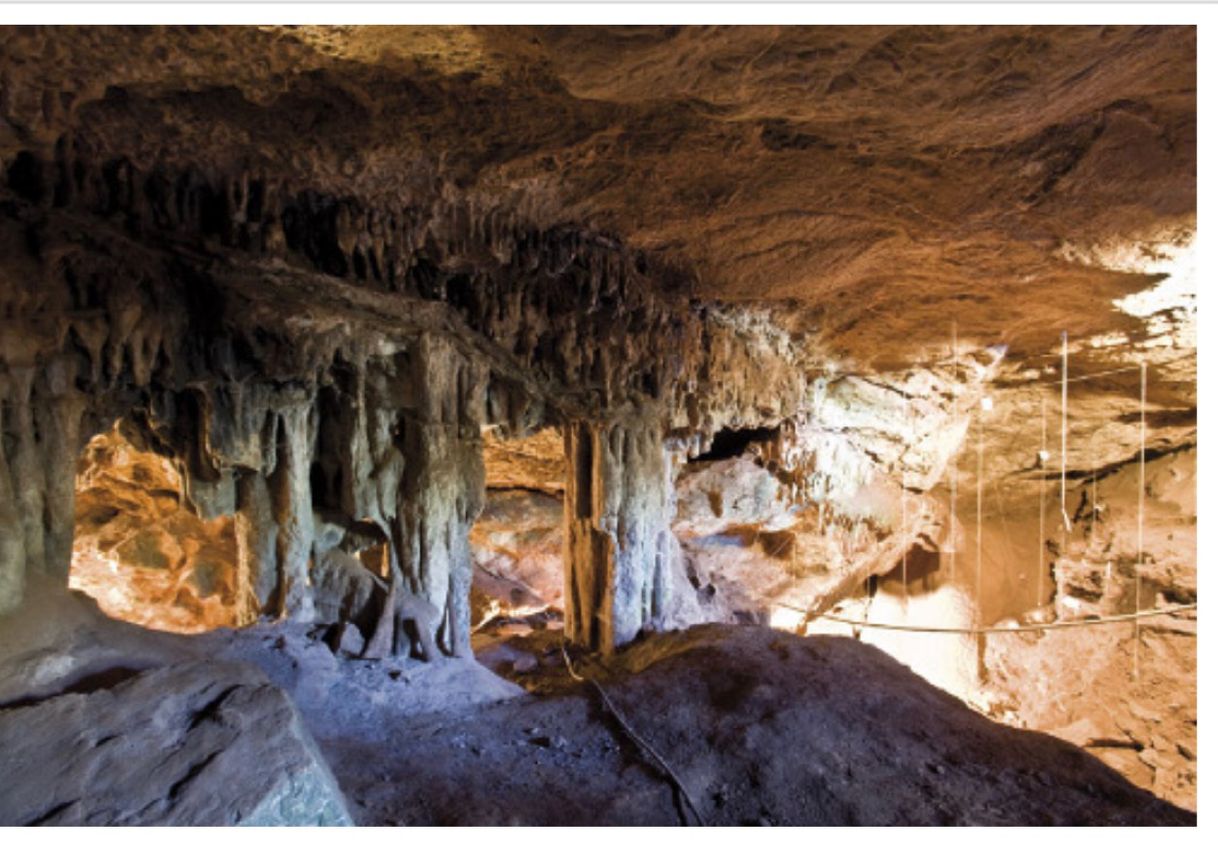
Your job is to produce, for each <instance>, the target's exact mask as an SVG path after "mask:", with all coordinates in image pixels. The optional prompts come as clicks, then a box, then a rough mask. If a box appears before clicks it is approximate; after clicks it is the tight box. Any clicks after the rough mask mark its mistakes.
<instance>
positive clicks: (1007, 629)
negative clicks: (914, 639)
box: [776, 602, 1197, 635]
mask: <svg viewBox="0 0 1218 846" xmlns="http://www.w3.org/2000/svg"><path fill="white" fill-rule="evenodd" d="M776 604H777V605H778V606H779V607H780V608H787V609H790V610H792V611H799V612H802V613H804V614H805V615H806V614H807V609H806V608H797V607H796V606H794V605H787V604H786V603H783V602H779V603H776ZM1195 610H1197V603H1195V602H1189V603H1185V604H1182V605H1173V606H1170V607H1168V608H1154V609H1151V610H1149V611H1139V612H1137V613H1132V614H1115V615H1113V616H1111V617H1092V618H1090V619H1087V620H1058V621H1056V622H1053V623H1027V624H1026V625H1022V626H975V627H954V626H909V625H902V624H900V623H873V622H871V621H869V620H852V619H850V618H849V617H839V616H837V615H836V614H819V615H816V616H808V617H806V620H805V622H811V621H812V620H828V621H830V622H832V623H842V624H844V625H847V626H858V627H860V628H865V629H888V630H890V631H899V632H924V633H926V634H961V635H981V634H1004V633H1010V634H1018V633H1020V632H1044V631H1051V630H1053V629H1073V628H1081V627H1085V626H1108V625H1113V624H1116V623H1127V622H1129V621H1130V620H1141V619H1145V618H1146V617H1167V616H1172V615H1175V614H1180V613H1182V612H1184V611H1195Z"/></svg>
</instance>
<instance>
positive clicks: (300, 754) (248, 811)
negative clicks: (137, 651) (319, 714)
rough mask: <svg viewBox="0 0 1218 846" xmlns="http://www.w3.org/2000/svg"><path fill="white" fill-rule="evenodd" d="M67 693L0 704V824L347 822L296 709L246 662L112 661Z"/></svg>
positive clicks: (337, 793) (343, 807) (336, 791)
mask: <svg viewBox="0 0 1218 846" xmlns="http://www.w3.org/2000/svg"><path fill="white" fill-rule="evenodd" d="M124 678H125V680H124ZM116 681H117V683H115V682H116ZM73 690H74V691H76V692H68V693H64V694H62V695H58V696H53V697H50V698H46V699H42V700H40V701H34V702H26V703H22V702H18V703H14V704H12V705H10V706H9V707H8V708H6V709H4V710H3V711H0V748H2V749H3V750H4V770H5V785H6V787H5V790H4V791H3V792H0V824H3V825H350V824H351V817H350V815H349V813H348V811H347V807H346V801H345V799H344V798H343V795H342V793H341V792H340V791H339V789H338V785H337V783H336V782H335V780H334V777H333V775H332V774H331V773H330V770H329V767H328V766H327V765H326V763H325V761H324V760H323V759H322V757H321V754H320V752H319V751H318V750H317V747H316V745H315V744H314V742H313V739H312V737H311V736H310V735H309V733H308V731H307V730H306V729H305V727H304V725H303V724H302V722H301V718H300V715H299V714H298V712H297V711H296V709H295V707H294V706H293V705H292V703H291V701H290V700H289V699H288V697H287V695H286V694H284V693H283V691H281V690H279V689H278V688H276V687H274V686H273V685H271V684H270V683H269V682H268V681H267V679H266V677H265V676H264V675H263V674H262V673H261V672H260V671H258V670H257V669H255V668H253V667H250V666H247V665H241V664H221V663H211V662H198V663H189V664H176V665H173V666H169V667H164V668H161V669H156V670H149V671H146V672H142V673H138V674H135V675H134V676H130V675H129V674H128V673H127V672H124V670H123V669H122V668H117V669H115V670H112V671H110V672H109V673H107V674H104V675H99V676H94V677H93V678H92V679H91V680H86V681H85V682H82V683H78V684H76V685H74V688H73ZM85 691H88V692H85Z"/></svg>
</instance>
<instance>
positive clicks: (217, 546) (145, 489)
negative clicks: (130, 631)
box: [68, 420, 247, 634]
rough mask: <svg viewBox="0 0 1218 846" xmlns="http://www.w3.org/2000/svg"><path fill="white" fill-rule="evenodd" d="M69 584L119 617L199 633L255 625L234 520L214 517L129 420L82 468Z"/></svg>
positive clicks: (98, 440) (90, 448) (100, 439)
mask: <svg viewBox="0 0 1218 846" xmlns="http://www.w3.org/2000/svg"><path fill="white" fill-rule="evenodd" d="M68 585H69V587H71V588H72V589H74V590H79V591H82V592H83V593H86V594H88V595H89V596H91V597H92V598H93V599H94V600H96V601H97V604H98V606H99V607H100V608H101V610H102V611H103V612H104V613H105V614H106V615H107V616H110V617H113V618H115V619H119V620H123V621H126V622H129V623H134V624H136V625H140V626H143V627H145V628H150V629H157V630H160V631H169V632H177V633H181V634H194V633H199V632H203V631H208V630H211V629H215V628H220V627H223V626H236V625H240V624H242V623H243V622H245V621H246V617H247V615H246V613H245V610H244V608H243V601H244V600H243V595H242V588H241V579H240V578H239V573H238V557H237V541H236V534H235V531H234V520H233V517H232V516H230V515H224V516H220V517H216V518H214V519H211V520H204V519H202V518H201V517H199V516H198V515H197V514H196V513H195V511H194V509H193V508H192V507H191V506H190V504H189V502H188V499H187V497H186V493H185V484H184V478H183V475H182V473H181V471H180V469H179V468H178V466H177V464H176V463H175V462H174V461H173V460H172V459H170V458H167V457H165V456H163V455H161V454H160V453H158V452H157V451H155V450H154V449H153V448H152V447H151V446H150V445H149V444H148V443H147V441H146V439H145V438H144V437H143V435H142V434H141V432H140V431H139V428H138V427H137V426H135V425H133V424H132V423H131V421H129V420H119V421H118V422H116V423H115V424H114V425H113V426H111V427H110V428H109V429H107V430H105V431H103V432H102V433H101V434H99V435H97V436H95V437H94V438H92V439H91V440H89V441H88V443H86V444H85V447H84V449H83V450H82V451H81V454H80V457H79V459H78V461H77V468H76V512H75V531H74V535H73V541H72V561H71V567H70V569H69V572H68Z"/></svg>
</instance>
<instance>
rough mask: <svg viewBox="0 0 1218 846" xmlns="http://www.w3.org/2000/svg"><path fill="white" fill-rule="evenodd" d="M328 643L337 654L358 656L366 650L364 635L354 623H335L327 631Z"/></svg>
mask: <svg viewBox="0 0 1218 846" xmlns="http://www.w3.org/2000/svg"><path fill="white" fill-rule="evenodd" d="M326 645H327V646H329V647H330V651H331V652H333V653H334V654H335V655H338V654H343V655H350V656H353V657H358V656H359V655H360V654H361V653H362V652H363V651H364V636H363V635H362V634H360V630H359V627H358V626H356V625H355V624H354V623H335V624H334V625H333V626H331V627H330V629H329V631H327V632H326Z"/></svg>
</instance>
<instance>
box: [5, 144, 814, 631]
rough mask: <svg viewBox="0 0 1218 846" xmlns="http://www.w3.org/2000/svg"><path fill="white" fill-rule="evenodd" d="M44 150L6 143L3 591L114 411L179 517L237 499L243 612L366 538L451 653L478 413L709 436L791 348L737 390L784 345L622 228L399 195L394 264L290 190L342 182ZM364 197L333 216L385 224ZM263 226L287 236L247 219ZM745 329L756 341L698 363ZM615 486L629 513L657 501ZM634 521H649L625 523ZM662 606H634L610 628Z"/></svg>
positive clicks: (63, 531)
mask: <svg viewBox="0 0 1218 846" xmlns="http://www.w3.org/2000/svg"><path fill="white" fill-rule="evenodd" d="M57 150H58V152H57V154H56V159H55V160H53V161H43V160H41V159H38V158H36V157H35V155H34V154H33V153H29V152H22V153H21V154H19V155H18V156H17V157H16V159H15V160H14V161H13V163H12V164H11V165H10V167H9V169H8V187H7V189H6V190H7V192H8V197H9V201H8V205H7V206H6V221H7V222H6V231H7V232H8V233H9V235H10V236H11V237H12V239H13V241H14V243H13V250H14V251H13V252H12V253H11V254H10V255H11V256H12V259H13V261H12V263H11V264H10V266H9V268H8V270H7V271H6V273H7V274H8V279H7V280H6V286H7V290H9V291H10V292H11V297H9V299H8V301H7V304H6V320H8V321H9V325H10V326H11V329H10V330H9V331H7V332H6V335H5V342H6V346H5V375H4V379H5V381H4V385H5V391H6V398H7V399H6V402H5V404H4V419H3V423H4V430H5V433H6V436H7V438H8V441H9V443H10V444H11V449H9V450H6V456H5V464H4V465H3V467H2V468H0V469H3V470H4V471H5V473H4V475H5V487H4V488H3V489H2V490H0V492H2V493H3V497H2V499H3V511H2V512H0V513H2V514H3V517H4V519H3V521H0V527H2V534H3V539H4V544H5V548H6V549H8V550H11V552H10V553H9V554H8V555H6V557H5V559H4V562H3V567H4V578H5V589H4V591H3V601H4V603H5V606H6V607H9V608H11V607H13V605H14V604H15V603H17V602H18V601H19V599H20V595H21V584H22V580H23V574H24V573H25V571H26V570H27V569H31V570H36V571H39V572H47V573H53V574H56V575H59V576H64V577H66V574H67V570H68V565H69V560H70V555H69V550H70V544H71V539H72V535H73V513H74V509H73V492H74V479H75V459H74V457H75V456H76V455H78V454H79V453H80V451H81V449H82V447H83V445H84V443H85V442H86V441H87V440H88V439H89V438H90V437H91V436H93V435H94V434H96V433H98V432H100V431H102V430H104V429H106V428H107V427H109V426H111V425H112V423H113V421H115V420H117V419H122V420H123V421H124V425H126V426H129V427H131V428H132V430H133V431H136V432H138V433H139V437H140V438H142V439H144V440H146V441H147V442H148V443H149V444H151V445H152V448H153V449H155V450H156V451H157V452H158V453H159V454H162V455H164V456H167V457H168V458H169V459H170V460H171V461H172V462H173V463H174V465H175V467H176V468H177V472H179V473H180V475H181V478H182V481H183V488H184V497H185V500H186V501H187V503H188V505H189V508H190V509H191V511H192V513H193V514H194V515H196V516H197V517H198V519H200V520H205V521H206V520H213V519H216V518H218V517H220V516H223V515H232V516H233V517H234V521H235V522H234V526H235V529H234V531H235V536H236V548H237V562H236V569H237V573H236V576H235V579H236V583H237V592H238V594H239V597H238V599H237V600H236V603H235V604H236V606H237V610H236V612H235V620H236V621H237V622H248V621H251V620H253V619H254V618H256V617H257V616H258V615H261V614H271V615H274V616H278V617H284V618H289V619H299V620H310V619H313V618H314V617H315V604H316V602H315V597H314V582H316V581H318V579H317V578H316V577H315V576H316V574H315V573H314V572H313V569H314V568H316V566H317V565H318V563H319V562H320V561H321V559H322V558H323V557H324V556H325V555H326V554H327V553H328V552H330V551H331V550H333V549H340V550H342V551H344V552H347V553H349V554H358V553H360V552H362V551H366V550H368V549H369V548H371V547H374V546H376V545H384V546H385V547H386V548H387V551H388V555H389V563H390V566H389V567H388V570H387V573H386V574H385V575H386V576H387V577H388V578H389V579H390V581H391V582H393V583H395V584H399V585H400V589H401V590H402V591H406V592H409V593H410V594H412V595H415V596H418V597H421V598H422V599H424V600H426V601H427V602H429V603H430V604H431V605H432V606H433V607H434V608H435V609H436V611H437V614H438V619H439V620H440V621H441V622H440V626H439V630H438V633H437V638H438V641H439V643H440V645H441V646H442V648H443V649H444V650H445V651H446V652H448V653H449V654H457V653H460V652H462V651H463V650H465V649H466V648H467V646H468V641H469V626H470V622H469V605H468V594H469V585H470V579H471V570H470V552H469V548H468V540H467V538H468V533H469V528H470V524H471V523H472V522H473V520H474V519H475V518H476V516H477V514H478V513H479V512H480V510H481V507H482V502H483V495H484V481H483V473H482V457H481V449H482V446H481V444H482V441H481V438H482V433H483V431H484V430H487V429H494V430H497V431H499V432H501V433H502V434H505V435H509V436H510V435H517V434H521V433H526V432H528V431H530V430H531V429H533V428H535V427H536V426H538V425H540V424H541V423H543V422H559V423H563V424H564V425H571V426H583V427H585V428H587V429H588V430H589V431H591V430H592V429H593V428H595V427H597V426H600V425H611V423H610V421H613V420H615V419H620V418H622V417H625V416H638V417H641V418H643V419H646V420H650V421H651V423H650V424H648V425H649V426H650V430H649V431H650V434H649V435H648V436H647V437H648V438H649V439H650V441H649V442H650V443H651V444H652V448H653V451H654V450H655V449H660V440H661V439H662V437H663V433H664V432H666V431H668V432H671V431H676V430H680V431H682V432H689V433H692V434H693V435H694V436H695V437H696V436H698V433H702V435H701V436H702V437H709V433H710V432H712V431H713V430H714V428H715V427H716V425H718V421H720V420H722V419H725V418H726V419H736V418H738V417H742V418H755V417H757V416H758V415H765V414H768V415H771V416H772V415H777V414H780V413H782V412H783V411H789V410H790V409H791V408H793V406H794V403H795V402H796V401H797V399H798V395H799V391H798V388H799V385H800V384H802V383H801V379H800V376H799V374H798V373H797V372H793V373H792V381H791V383H790V386H789V387H787V388H785V389H784V390H782V391H780V392H778V394H777V397H776V401H777V404H772V405H770V406H769V407H768V408H769V411H764V410H763V411H757V410H755V409H757V408H758V407H763V408H764V407H765V406H764V404H763V403H760V402H754V401H753V400H754V399H756V398H758V397H760V396H762V395H763V392H764V396H767V397H769V398H770V399H771V400H775V392H774V391H772V390H770V388H771V387H772V386H773V384H774V380H775V379H776V378H777V376H776V375H775V374H776V372H783V371H781V370H777V369H776V368H785V367H788V366H789V362H788V361H787V360H785V359H784V358H782V357H781V353H782V351H781V350H774V349H769V348H767V346H766V344H767V342H768V339H767V338H764V337H763V338H760V339H759V338H757V337H755V335H756V333H757V332H758V327H757V326H755V325H753V324H751V323H747V322H746V323H739V322H734V320H733V319H732V318H731V316H730V313H729V315H728V316H724V315H723V314H722V313H721V311H720V310H717V309H716V308H715V307H707V306H696V307H695V308H694V309H693V310H692V311H689V310H686V309H680V308H678V306H677V301H676V300H675V299H673V298H672V297H671V296H670V295H666V294H665V293H664V285H663V284H662V283H663V280H662V279H661V280H660V281H658V282H656V281H649V274H651V273H652V272H651V271H649V270H648V268H647V265H646V260H645V258H644V257H643V256H642V255H641V254H638V253H635V252H632V251H631V250H629V249H627V248H625V247H623V246H621V245H619V244H614V243H613V242H610V241H606V240H605V239H603V238H594V237H590V236H586V235H582V234H580V233H576V232H570V231H551V232H545V233H537V232H529V231H526V230H523V229H519V228H518V224H516V223H515V222H513V221H510V220H499V219H498V218H495V217H494V216H492V217H490V218H489V219H477V218H475V219H470V218H469V217H468V214H467V212H456V211H453V210H450V209H446V210H444V211H441V212H439V215H440V216H439V217H438V218H436V219H434V220H431V221H430V222H424V223H413V224H411V223H407V222H406V221H407V220H408V218H407V217H406V216H403V217H401V218H395V219H397V220H399V221H400V224H399V226H400V227H406V230H405V231H407V232H408V233H414V234H412V235H409V238H410V239H413V241H417V242H419V243H420V245H421V246H420V247H419V248H418V249H417V251H416V252H414V253H412V257H411V259H410V264H411V268H412V269H411V271H410V273H409V274H407V273H405V271H403V272H402V275H400V276H399V275H395V273H391V272H388V271H386V273H385V274H384V275H382V274H380V273H379V272H378V273H372V274H371V275H369V274H366V273H364V272H362V271H361V272H356V273H354V274H352V273H351V272H349V271H347V268H348V267H350V266H351V265H357V266H358V264H359V263H358V262H356V261H355V259H354V258H351V262H350V264H348V263H347V260H346V259H344V261H343V262H342V263H341V267H340V266H339V265H335V264H334V263H333V262H331V259H332V258H333V256H335V255H339V254H341V255H343V256H348V257H353V256H354V255H355V254H356V253H357V252H358V250H359V249H360V248H358V247H353V246H351V243H349V242H350V241H351V238H350V237H349V236H348V235H347V234H345V232H346V230H345V229H343V228H342V227H339V229H338V230H336V229H335V228H334V227H333V226H331V225H329V224H327V223H324V222H318V221H317V220H315V219H314V218H311V217H308V216H307V215H305V214H304V210H305V209H307V208H313V206H315V205H316V204H318V203H321V204H323V205H325V204H327V203H328V204H329V208H330V209H331V210H333V209H336V208H339V207H340V206H339V204H338V203H337V201H334V200H324V199H319V198H317V197H313V196H311V195H295V197H294V198H287V196H286V195H285V194H284V193H283V192H276V193H275V194H274V196H276V197H284V199H282V200H278V201H276V200H273V199H271V197H270V196H269V195H267V194H266V193H265V189H264V187H259V186H258V185H255V186H254V187H251V185H250V182H249V178H248V176H246V175H243V176H241V177H240V178H238V179H236V180H230V181H227V182H222V183H220V184H212V183H209V182H207V181H206V180H205V179H203V178H202V177H201V176H199V175H198V174H193V173H184V174H180V175H174V174H172V173H168V174H167V173H165V172H164V171H163V170H162V169H159V168H158V169H154V170H152V171H149V172H141V171H139V170H137V169H136V168H135V167H134V166H133V165H132V164H130V162H127V161H125V160H122V161H119V162H117V163H116V162H115V161H114V160H102V161H101V162H98V163H94V162H93V161H88V160H86V159H84V158H83V156H82V154H81V151H80V150H78V149H75V148H73V147H72V146H71V145H70V143H67V142H65V143H64V144H58V145H57ZM68 150H72V152H71V154H70V158H68V156H69V153H68V152H67V151H68ZM253 195H257V196H259V197H260V199H259V200H258V201H257V202H256V203H254V204H253V205H251V201H250V197H251V196H253ZM300 204H303V205H300ZM349 215H350V213H349V212H348V213H344V214H343V215H340V216H339V218H337V219H340V220H349V219H350V218H349ZM327 219H328V218H327ZM358 219H359V220H360V221H361V222H360V223H359V224H358V225H357V224H355V223H345V224H343V226H350V227H357V228H358V231H361V232H364V233H365V234H366V233H368V232H371V231H373V230H374V229H376V228H377V227H379V226H382V225H384V224H383V223H378V222H376V221H378V220H379V217H378V216H377V215H376V214H372V213H370V212H368V213H363V212H361V213H360V215H359V216H358ZM309 220H313V221H314V222H313V223H311V224H310V223H308V222H307V221H309ZM82 221H83V222H87V224H88V226H87V228H86V229H85V230H83V231H87V233H88V234H87V236H84V237H82V235H81V234H80V233H81V232H82V229H81V225H82ZM288 221H297V222H296V223H288ZM300 221H305V222H300ZM331 222H332V221H331ZM238 224H240V225H238ZM293 227H295V228H293ZM452 227H457V229H452ZM432 228H435V229H437V231H443V232H444V238H443V240H439V239H437V238H436V236H435V233H430V234H428V232H427V230H429V229H432ZM263 229H268V230H269V231H271V232H273V233H276V234H277V235H279V234H282V235H283V237H282V238H279V237H276V238H274V239H272V243H270V244H267V243H263V242H262V241H261V240H258V239H254V240H251V239H250V238H249V237H248V233H249V232H250V231H254V230H257V231H262V230H263ZM378 231H379V230H378ZM242 233H244V234H242ZM290 233H294V234H292V235H291V237H288V235H289V234H290ZM404 237H405V236H404ZM356 240H358V239H356ZM440 245H442V246H440ZM457 245H462V246H461V247H460V249H461V250H462V251H463V253H462V257H461V258H455V257H454V255H453V253H452V251H453V250H454V249H457V248H458V246H457ZM492 246H494V247H495V249H492V250H490V251H489V253H488V252H487V249H488V248H489V247H492ZM352 250H355V251H356V253H353V252H352ZM386 261H388V260H386ZM328 262H330V263H328ZM445 263H448V264H449V265H450V266H452V265H457V266H460V267H461V268H462V269H463V270H464V272H458V271H457V270H456V269H453V270H450V271H443V270H440V268H441V267H442V266H443V265H445ZM368 266H373V267H380V266H382V265H381V264H378V263H377V261H372V263H371V265H368ZM383 266H384V267H387V268H388V267H398V265H396V264H393V263H392V262H390V263H389V264H385V265H383ZM745 351H747V355H748V357H749V359H750V360H751V361H753V362H754V365H753V367H752V368H746V369H744V371H743V372H742V373H741V374H740V375H741V377H742V378H741V379H740V381H735V380H733V381H731V382H722V381H720V380H719V379H718V378H717V376H716V374H718V373H722V372H725V371H726V369H727V366H728V363H729V362H731V361H732V360H734V359H735V358H737V357H739V356H740V355H741V354H742V353H744V352H745ZM767 371H768V373H769V375H768V378H767V379H763V378H760V377H761V374H762V373H764V372H767ZM750 377H755V378H750ZM745 409H750V410H745ZM597 421H604V423H603V424H602V423H599V422H597ZM10 456H11V457H10ZM632 472H633V471H632ZM643 472H645V473H651V472H654V470H653V469H647V470H644V471H643ZM658 484H660V485H661V486H663V480H662V479H661V480H659V482H658ZM622 508H623V515H622V516H623V519H625V518H626V516H627V515H628V514H633V515H639V516H640V517H641V516H642V515H645V514H646V513H647V512H648V509H650V508H651V502H650V500H647V499H645V498H636V499H633V500H631V501H628V502H626V503H624V504H623V506H622ZM636 543H642V544H647V543H649V541H648V540H646V539H642V540H640V539H639V538H637V537H636V536H635V535H634V534H631V535H630V537H629V538H623V539H622V544H623V545H624V548H633V546H634V545H635V544H636ZM649 554H650V553H649V552H648V551H646V550H640V551H639V553H638V555H637V556H636V559H637V560H635V561H634V562H633V563H631V564H630V566H631V567H633V566H636V565H637V566H642V565H643V559H644V558H646V557H647V556H648V555H649ZM606 565H607V560H606V559H603V558H602V559H599V560H598V562H597V565H596V566H606ZM620 600H621V601H622V602H625V603H629V602H630V601H633V600H631V599H628V598H627V596H626V595H625V594H623V595H622V596H621V597H620ZM583 601H584V600H583V599H582V598H581V599H580V600H579V602H581V603H582V602H583ZM588 601H590V602H592V603H593V604H597V603H599V602H600V600H599V599H596V598H593V597H589V598H588ZM615 601H617V600H615ZM657 614H658V609H653V608H650V607H649V608H648V610H647V612H646V613H641V612H635V617H636V618H637V619H636V621H635V623H634V624H633V629H631V631H632V632H637V630H638V629H639V627H640V626H641V625H642V624H643V622H644V621H651V620H652V619H653V617H656V616H657ZM584 637H585V635H581V639H583V638H584ZM586 637H587V639H588V642H589V643H591V641H592V639H593V636H592V634H591V633H590V632H589V633H587V635H586ZM619 642H620V638H619Z"/></svg>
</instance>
